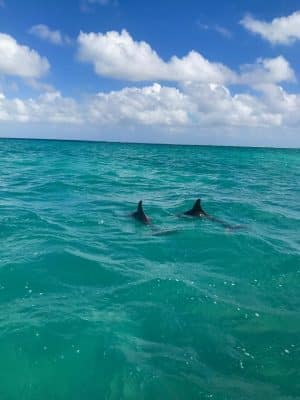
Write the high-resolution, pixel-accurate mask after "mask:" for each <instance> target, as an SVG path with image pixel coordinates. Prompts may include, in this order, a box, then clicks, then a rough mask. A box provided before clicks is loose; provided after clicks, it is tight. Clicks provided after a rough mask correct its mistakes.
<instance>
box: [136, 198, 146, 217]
mask: <svg viewBox="0 0 300 400" xmlns="http://www.w3.org/2000/svg"><path fill="white" fill-rule="evenodd" d="M137 212H138V213H139V214H145V213H144V209H143V202H142V200H140V201H139V202H138V206H137Z"/></svg>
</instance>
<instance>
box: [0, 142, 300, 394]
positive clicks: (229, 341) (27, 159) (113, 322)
mask: <svg viewBox="0 0 300 400" xmlns="http://www.w3.org/2000/svg"><path fill="white" fill-rule="evenodd" d="M0 168H1V175H0V193H1V196H0V235H1V248H0V355H1V357H0V399H1V400H15V399H18V400H23V399H24V400H25V399H26V400H27V399H28V400H29V399H30V400H41V399H47V400H52V399H53V400H57V399H64V400H69V399H70V400H79V399H80V400H81V399H89V400H93V399H99V400H100V399H108V400H117V399H130V400H132V399H145V400H146V399H151V400H153V399H164V400H165V399H172V400H173V399H188V400H193V399H220V400H224V399H228V400H231V399H234V400H242V399H255V400H258V399H264V400H265V399H272V400H277V399H280V400H283V399H288V400H292V399H293V400H294V399H299V398H300V373H299V360H300V354H299V353H300V351H299V350H300V341H299V339H300V334H299V332H300V317H299V309H300V308H299V306H300V297H299V287H300V286H299V284H300V256H299V254H300V252H299V251H300V235H299V231H300V187H299V182H300V151H299V150H276V149H274V150H272V149H248V148H218V147H183V146H159V145H134V144H131V145H129V144H107V143H75V142H69V143H68V142H48V141H15V140H1V141H0ZM197 197H201V198H202V202H203V207H204V209H205V210H206V211H207V212H209V213H210V214H212V215H214V216H215V217H217V218H220V219H222V220H224V221H226V222H228V223H230V224H237V225H239V224H241V225H243V226H244V228H243V229H241V230H238V231H228V230H226V229H224V227H222V226H221V225H218V224H216V223H213V222H212V221H208V220H202V219H200V220H193V219H189V218H178V217H177V216H176V214H177V213H179V212H180V211H183V210H186V209H188V208H190V207H191V206H192V203H193V201H194V200H195V199H196V198H197ZM140 199H143V200H144V207H145V211H146V213H147V214H148V215H149V216H150V217H151V218H152V220H153V224H154V225H155V226H156V227H157V228H158V229H176V230H177V232H176V233H174V234H172V235H161V236H153V235H152V231H151V229H150V228H149V227H147V226H143V225H140V224H138V223H137V222H135V221H133V220H132V219H131V218H130V217H128V214H129V213H130V212H131V211H134V209H135V207H136V203H137V201H138V200H140Z"/></svg>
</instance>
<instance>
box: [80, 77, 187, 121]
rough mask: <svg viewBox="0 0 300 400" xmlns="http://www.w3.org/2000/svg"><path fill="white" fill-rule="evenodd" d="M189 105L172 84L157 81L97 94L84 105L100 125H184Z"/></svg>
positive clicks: (88, 113) (91, 117) (90, 115)
mask: <svg viewBox="0 0 300 400" xmlns="http://www.w3.org/2000/svg"><path fill="white" fill-rule="evenodd" d="M192 108H193V104H191V103H190V101H189V98H188V96H186V95H185V94H183V93H181V92H180V91H179V90H178V89H176V88H174V87H162V86H161V85H159V84H158V83H154V84H153V85H152V86H146V87H143V88H124V89H122V90H120V91H114V92H110V93H98V94H97V95H96V96H94V97H93V98H91V100H90V102H89V104H88V112H87V115H89V118H90V120H91V121H93V122H98V123H104V124H113V125H115V124H121V123H128V124H141V125H164V126H176V125H188V124H189V112H190V111H189V110H192Z"/></svg>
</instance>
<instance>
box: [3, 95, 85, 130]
mask: <svg viewBox="0 0 300 400" xmlns="http://www.w3.org/2000/svg"><path fill="white" fill-rule="evenodd" d="M0 121H16V122H51V123H72V124H76V123H80V122H82V117H81V115H80V111H79V109H78V104H77V103H76V101H75V100H73V99H71V98H65V97H62V96H61V94H60V93H59V92H49V93H45V94H43V95H41V96H39V97H37V98H36V99H31V98H29V99H26V100H22V99H19V98H14V99H7V98H6V97H5V96H4V94H2V95H0Z"/></svg>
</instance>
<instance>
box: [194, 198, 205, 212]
mask: <svg viewBox="0 0 300 400" xmlns="http://www.w3.org/2000/svg"><path fill="white" fill-rule="evenodd" d="M192 211H198V212H199V211H201V212H203V210H202V207H201V200H200V199H197V200H196V201H195V203H194V205H193V208H192Z"/></svg>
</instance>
